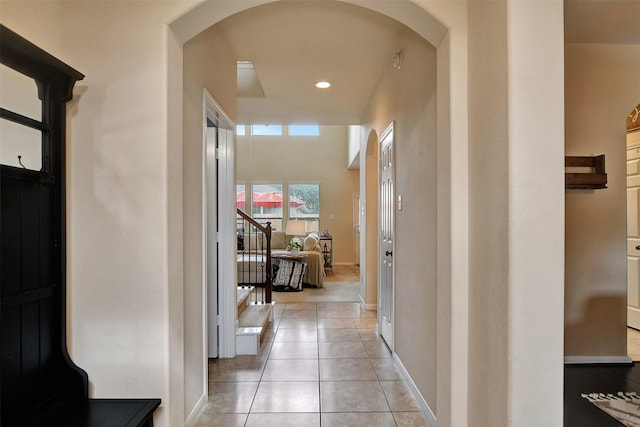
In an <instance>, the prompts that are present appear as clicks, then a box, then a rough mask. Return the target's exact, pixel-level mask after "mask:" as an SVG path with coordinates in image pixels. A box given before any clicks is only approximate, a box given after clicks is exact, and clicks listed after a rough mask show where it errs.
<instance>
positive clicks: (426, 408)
mask: <svg viewBox="0 0 640 427" xmlns="http://www.w3.org/2000/svg"><path fill="white" fill-rule="evenodd" d="M393 361H394V362H395V363H396V366H397V367H398V369H399V370H400V373H401V374H402V376H403V377H404V380H405V381H406V382H407V385H408V386H409V390H411V393H412V394H413V397H415V398H416V401H417V402H418V405H420V408H421V409H422V411H423V412H424V415H425V416H426V417H427V421H428V422H429V425H430V426H431V427H436V426H437V425H438V420H437V419H436V416H435V415H434V413H433V411H432V410H431V408H429V405H428V404H427V401H426V400H424V397H422V394H421V393H420V391H419V390H418V387H417V386H416V384H415V383H414V382H413V379H412V378H411V376H410V375H409V372H407V369H406V368H405V367H404V365H403V364H402V361H401V360H400V358H399V357H398V355H397V354H396V353H393Z"/></svg>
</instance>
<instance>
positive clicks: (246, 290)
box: [236, 286, 253, 306]
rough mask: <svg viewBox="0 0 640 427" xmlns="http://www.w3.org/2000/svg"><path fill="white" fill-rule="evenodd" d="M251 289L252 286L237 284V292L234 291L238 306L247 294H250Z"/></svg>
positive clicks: (247, 296)
mask: <svg viewBox="0 0 640 427" xmlns="http://www.w3.org/2000/svg"><path fill="white" fill-rule="evenodd" d="M252 290H253V286H238V292H237V293H236V295H237V300H236V301H237V303H236V304H237V305H238V306H239V305H240V304H242V303H243V302H245V301H246V300H247V298H249V295H250V294H251V291H252Z"/></svg>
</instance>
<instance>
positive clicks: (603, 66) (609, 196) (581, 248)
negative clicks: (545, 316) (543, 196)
mask: <svg viewBox="0 0 640 427" xmlns="http://www.w3.org/2000/svg"><path fill="white" fill-rule="evenodd" d="M565 49H566V56H565V61H566V142H565V145H566V154H567V155H574V156H591V155H599V154H604V155H605V156H606V170H607V177H608V188H607V189H604V190H595V191H589V190H571V191H567V193H566V199H565V203H566V273H565V274H566V278H565V280H566V284H565V296H566V304H565V355H566V356H568V357H574V356H585V357H605V358H606V357H607V356H613V357H625V356H626V355H627V353H626V300H627V270H626V268H627V267H626V151H625V146H626V145H625V144H626V142H625V141H626V117H627V115H628V114H629V112H630V111H631V110H632V109H633V108H634V107H635V106H636V105H637V104H638V102H639V101H640V95H639V94H640V82H639V81H638V78H637V77H638V70H640V46H638V45H602V44H567V45H566V48H565Z"/></svg>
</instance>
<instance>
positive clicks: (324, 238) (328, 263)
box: [320, 234, 333, 273]
mask: <svg viewBox="0 0 640 427" xmlns="http://www.w3.org/2000/svg"><path fill="white" fill-rule="evenodd" d="M320 248H321V249H322V256H323V257H324V268H328V269H330V270H331V272H332V273H333V236H331V234H322V235H321V236H320Z"/></svg>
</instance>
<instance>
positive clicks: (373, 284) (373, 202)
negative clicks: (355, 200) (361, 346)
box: [360, 131, 379, 308]
mask: <svg viewBox="0 0 640 427" xmlns="http://www.w3.org/2000/svg"><path fill="white" fill-rule="evenodd" d="M378 145H379V141H378V135H377V134H376V132H375V131H371V133H370V134H369V137H368V139H367V142H366V146H365V147H366V150H365V154H366V155H365V156H364V158H365V160H364V166H365V167H364V173H363V175H364V188H363V193H364V194H365V197H364V209H365V230H364V233H363V236H362V247H363V248H364V252H365V256H364V258H363V264H364V265H363V266H362V268H363V269H364V270H365V272H364V274H363V275H362V281H361V288H362V290H361V293H360V295H361V296H362V298H363V301H364V304H365V306H366V307H371V308H375V307H376V306H377V301H378V261H377V257H378Z"/></svg>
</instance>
